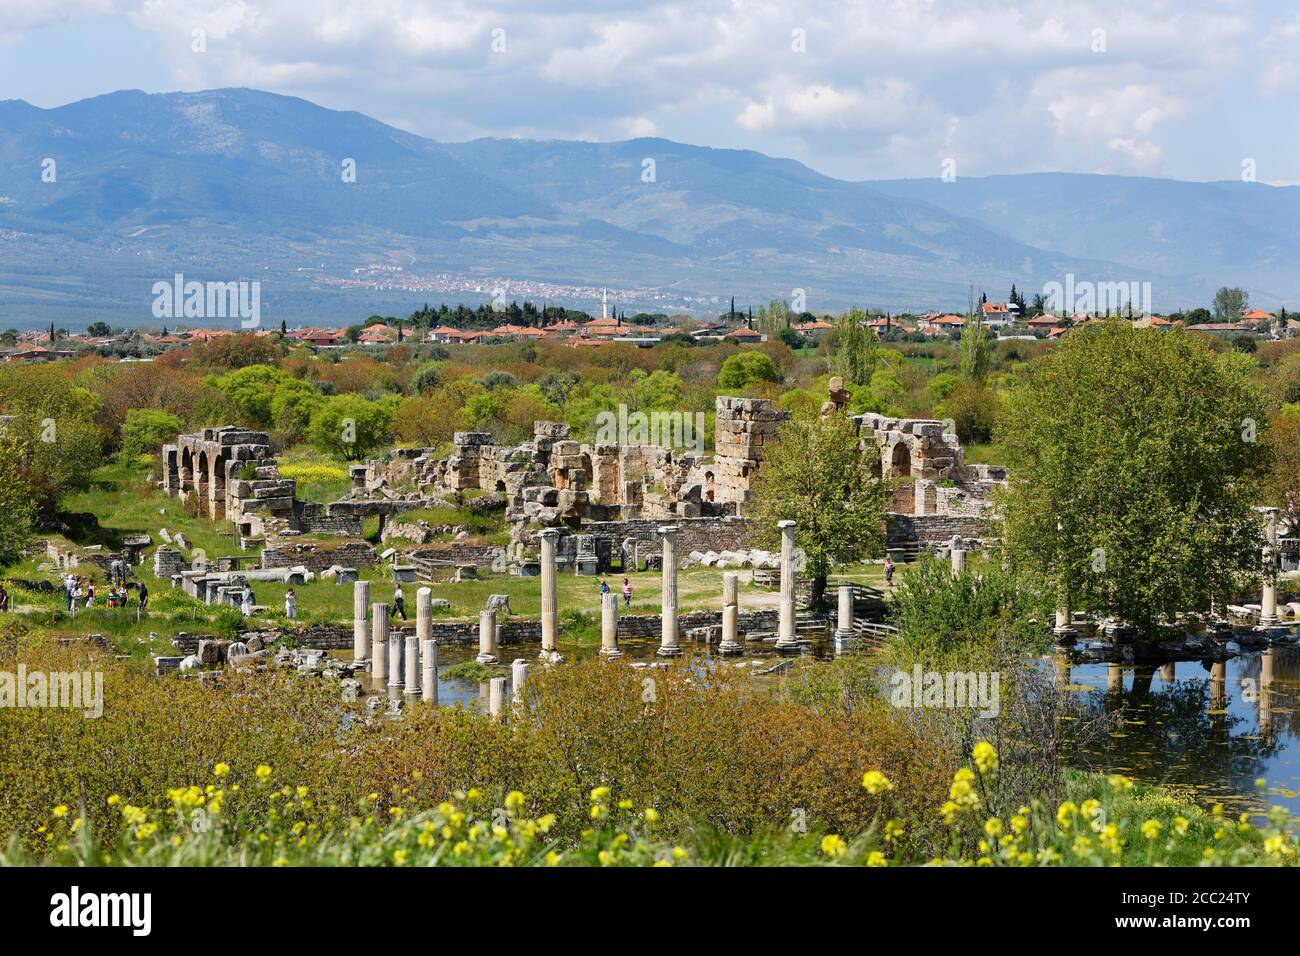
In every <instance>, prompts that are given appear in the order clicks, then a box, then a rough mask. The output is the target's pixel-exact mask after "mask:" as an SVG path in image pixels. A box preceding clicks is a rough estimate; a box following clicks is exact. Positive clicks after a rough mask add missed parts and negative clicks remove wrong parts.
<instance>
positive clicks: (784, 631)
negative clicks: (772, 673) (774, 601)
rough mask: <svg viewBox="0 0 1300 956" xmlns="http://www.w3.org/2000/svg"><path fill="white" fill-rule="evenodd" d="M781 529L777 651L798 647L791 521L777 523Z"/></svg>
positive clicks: (792, 526)
mask: <svg viewBox="0 0 1300 956" xmlns="http://www.w3.org/2000/svg"><path fill="white" fill-rule="evenodd" d="M776 526H777V527H778V528H780V529H781V604H780V608H779V615H780V616H779V618H778V622H777V631H776V647H777V649H778V650H790V649H793V648H796V647H798V646H799V641H798V639H797V638H796V636H795V631H794V531H795V526H794V522H793V521H778V522H777V525H776Z"/></svg>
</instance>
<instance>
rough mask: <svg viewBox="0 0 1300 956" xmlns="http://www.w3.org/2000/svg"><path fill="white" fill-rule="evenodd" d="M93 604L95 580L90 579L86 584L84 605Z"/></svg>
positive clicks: (92, 605)
mask: <svg viewBox="0 0 1300 956" xmlns="http://www.w3.org/2000/svg"><path fill="white" fill-rule="evenodd" d="M94 606H95V582H94V581H91V582H90V583H89V584H87V585H86V607H94Z"/></svg>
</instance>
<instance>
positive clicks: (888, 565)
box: [885, 555, 894, 588]
mask: <svg viewBox="0 0 1300 956" xmlns="http://www.w3.org/2000/svg"><path fill="white" fill-rule="evenodd" d="M885 584H886V585H887V586H889V587H891V588H892V587H893V586H894V559H893V558H891V557H890V556H889V555H885Z"/></svg>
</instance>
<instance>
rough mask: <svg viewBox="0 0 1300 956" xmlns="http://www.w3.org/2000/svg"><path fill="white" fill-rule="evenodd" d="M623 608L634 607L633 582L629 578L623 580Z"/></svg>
mask: <svg viewBox="0 0 1300 956" xmlns="http://www.w3.org/2000/svg"><path fill="white" fill-rule="evenodd" d="M623 606H624V607H631V606H632V582H631V581H629V580H628V579H627V578H624V579H623Z"/></svg>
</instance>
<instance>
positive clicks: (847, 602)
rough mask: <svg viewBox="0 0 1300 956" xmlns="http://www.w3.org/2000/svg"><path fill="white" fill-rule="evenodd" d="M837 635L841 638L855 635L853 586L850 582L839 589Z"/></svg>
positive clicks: (836, 619) (836, 617)
mask: <svg viewBox="0 0 1300 956" xmlns="http://www.w3.org/2000/svg"><path fill="white" fill-rule="evenodd" d="M835 636H836V637H838V638H840V639H841V640H845V639H847V638H850V637H853V586H852V585H850V584H845V585H842V586H841V587H840V590H839V605H838V607H837V608H836V616H835Z"/></svg>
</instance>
